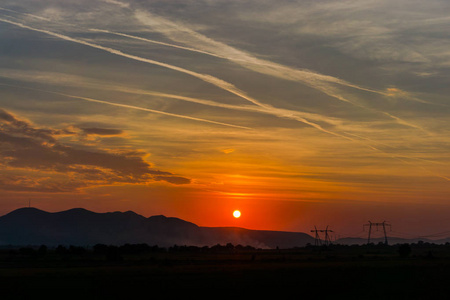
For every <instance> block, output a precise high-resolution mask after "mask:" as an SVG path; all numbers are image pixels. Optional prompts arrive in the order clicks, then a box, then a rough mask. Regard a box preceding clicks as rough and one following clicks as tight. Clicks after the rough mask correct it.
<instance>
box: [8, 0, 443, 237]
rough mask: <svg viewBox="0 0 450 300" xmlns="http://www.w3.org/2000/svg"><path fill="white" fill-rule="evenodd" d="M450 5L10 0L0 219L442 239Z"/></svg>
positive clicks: (433, 1) (398, 0)
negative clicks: (99, 217) (156, 222)
mask: <svg viewBox="0 0 450 300" xmlns="http://www.w3.org/2000/svg"><path fill="white" fill-rule="evenodd" d="M449 12H450V2H449V1H447V0H430V1H416V0H394V1H392V0H391V1H385V0H377V1H374V0H359V1H348V0H345V1H316V0H308V1H306V0H296V1H291V0H280V1H278V0H277V1H275V0H247V1H241V0H171V1H167V0H165V1H164V0H123V1H119V0H117V1H116V0H89V1H87V0H67V1H61V0H45V1H44V0H38V1H36V0H2V1H1V4H0V215H4V214H6V213H8V212H10V211H12V210H14V209H17V208H20V207H23V206H28V205H29V203H31V206H34V207H37V208H39V209H42V210H46V211H51V212H56V211H61V210H66V209H70V208H76V207H83V208H86V209H89V210H93V211H96V212H110V211H128V210H132V211H134V212H136V213H138V214H141V215H143V216H146V217H149V216H152V215H160V214H162V215H165V216H170V217H178V218H181V219H184V220H187V221H190V222H193V223H195V224H197V225H199V226H214V227H215V226H238V227H244V228H248V229H265V230H283V231H301V232H308V233H309V232H310V230H311V229H313V228H314V226H317V228H324V227H326V226H329V228H331V229H332V230H334V231H335V233H336V234H337V235H339V236H348V235H357V234H361V231H362V229H363V224H366V223H368V221H372V222H383V221H386V222H388V223H389V224H391V225H392V230H393V232H392V233H391V234H392V235H397V236H402V237H416V236H419V235H421V236H430V235H434V234H436V233H442V232H446V231H447V232H450V218H449V217H448V216H449V215H450V196H449V195H450V160H449V158H450V151H449V149H450V101H449V95H450V30H449V29H450V17H449ZM235 209H239V210H240V211H241V213H242V215H241V217H240V218H239V219H236V218H233V215H232V213H233V211H234V210H235ZM363 234H365V233H363ZM448 235H450V233H449V234H448Z"/></svg>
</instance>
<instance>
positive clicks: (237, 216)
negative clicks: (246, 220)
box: [233, 210, 241, 219]
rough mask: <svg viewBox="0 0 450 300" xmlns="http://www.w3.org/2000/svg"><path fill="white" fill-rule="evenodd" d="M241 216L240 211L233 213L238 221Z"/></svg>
mask: <svg viewBox="0 0 450 300" xmlns="http://www.w3.org/2000/svg"><path fill="white" fill-rule="evenodd" d="M240 216H241V212H240V211H239V210H235V211H233V217H235V218H236V219H237V218H239V217H240Z"/></svg>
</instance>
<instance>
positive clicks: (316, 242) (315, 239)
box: [311, 226, 333, 246]
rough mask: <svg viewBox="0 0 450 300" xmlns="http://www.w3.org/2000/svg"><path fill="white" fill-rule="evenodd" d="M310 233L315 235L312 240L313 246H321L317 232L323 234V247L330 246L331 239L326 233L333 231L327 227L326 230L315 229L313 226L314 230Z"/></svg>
mask: <svg viewBox="0 0 450 300" xmlns="http://www.w3.org/2000/svg"><path fill="white" fill-rule="evenodd" d="M311 232H315V234H316V236H315V238H314V245H315V246H320V245H322V240H321V239H320V235H319V232H325V239H324V243H325V245H326V246H328V245H330V244H331V238H330V235H329V234H328V232H333V230H331V229H328V226H327V227H326V229H317V227H316V226H314V229H312V230H311Z"/></svg>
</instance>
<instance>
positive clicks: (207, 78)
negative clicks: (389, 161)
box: [0, 18, 353, 140]
mask: <svg viewBox="0 0 450 300" xmlns="http://www.w3.org/2000/svg"><path fill="white" fill-rule="evenodd" d="M0 21H1V22H5V23H9V24H12V25H16V26H18V27H21V28H24V29H29V30H32V31H36V32H41V33H45V34H48V35H51V36H54V37H57V38H59V39H62V40H66V41H70V42H74V43H78V44H81V45H85V46H88V47H92V48H95V49H99V50H102V51H106V52H108V53H111V54H114V55H118V56H122V57H126V58H129V59H132V60H136V61H141V62H144V63H148V64H153V65H157V66H161V67H164V68H168V69H171V70H174V71H178V72H181V73H185V74H188V75H191V76H193V77H196V78H198V79H200V80H203V81H204V82H207V83H210V84H212V85H214V86H216V87H218V88H221V89H223V90H225V91H228V92H230V93H232V94H234V95H236V96H238V97H240V98H242V99H245V100H247V101H249V102H251V103H253V104H255V105H257V106H259V107H261V108H263V109H266V110H268V111H272V112H273V114H274V115H277V116H279V117H283V118H288V119H292V120H296V121H299V122H302V123H304V124H307V125H309V126H312V127H314V128H316V129H318V130H320V131H322V132H325V133H328V134H331V135H334V136H338V137H342V138H345V139H348V140H353V139H351V138H349V137H347V136H344V135H341V134H338V133H335V132H332V131H329V130H327V129H324V128H323V127H322V126H320V125H318V124H316V123H313V122H311V121H308V120H306V119H304V118H302V117H298V116H295V112H288V113H286V110H282V109H277V108H274V107H273V106H271V105H267V104H264V103H261V102H259V101H258V100H256V99H254V98H252V97H250V96H248V95H247V94H246V93H245V92H243V91H241V90H239V89H238V88H237V87H235V86H234V85H233V84H231V83H229V82H226V81H224V80H221V79H219V78H217V77H214V76H211V75H207V74H200V73H197V72H194V71H191V70H187V69H184V68H181V67H177V66H174V65H170V64H167V63H163V62H159V61H155V60H152V59H148V58H143V57H140V56H136V55H132V54H128V53H124V52H122V51H120V50H116V49H113V48H109V47H104V46H101V45H98V44H94V43H91V42H87V41H84V40H80V39H76V38H72V37H69V36H66V35H63V34H59V33H56V32H53V31H49V30H45V29H39V28H34V27H31V26H27V25H25V24H22V23H18V22H14V21H10V20H6V19H3V18H0Z"/></svg>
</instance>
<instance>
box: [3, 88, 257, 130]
mask: <svg viewBox="0 0 450 300" xmlns="http://www.w3.org/2000/svg"><path fill="white" fill-rule="evenodd" d="M0 85H3V86H10V87H15V88H22V89H27V90H33V91H38V92H44V93H50V94H54V95H60V96H64V97H69V98H74V99H80V100H84V101H89V102H95V103H101V104H106V105H111V106H117V107H123V108H129V109H136V110H142V111H147V112H151V113H156V114H161V115H166V116H170V117H176V118H182V119H188V120H193V121H199V122H206V123H211V124H216V125H222V126H227V127H234V128H239V129H248V130H252V129H253V128H250V127H245V126H239V125H234V124H229V123H223V122H217V121H212V120H207V119H202V118H196V117H190V116H186V115H179V114H174V113H168V112H164V111H160V110H155V109H150V108H145V107H140V106H135V105H129V104H122V103H117V102H110V101H104V100H99V99H93V98H88V97H82V96H75V95H69V94H65V93H59V92H54V91H47V90H42V89H35V88H29V87H23V86H17V85H12V84H3V83H0Z"/></svg>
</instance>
